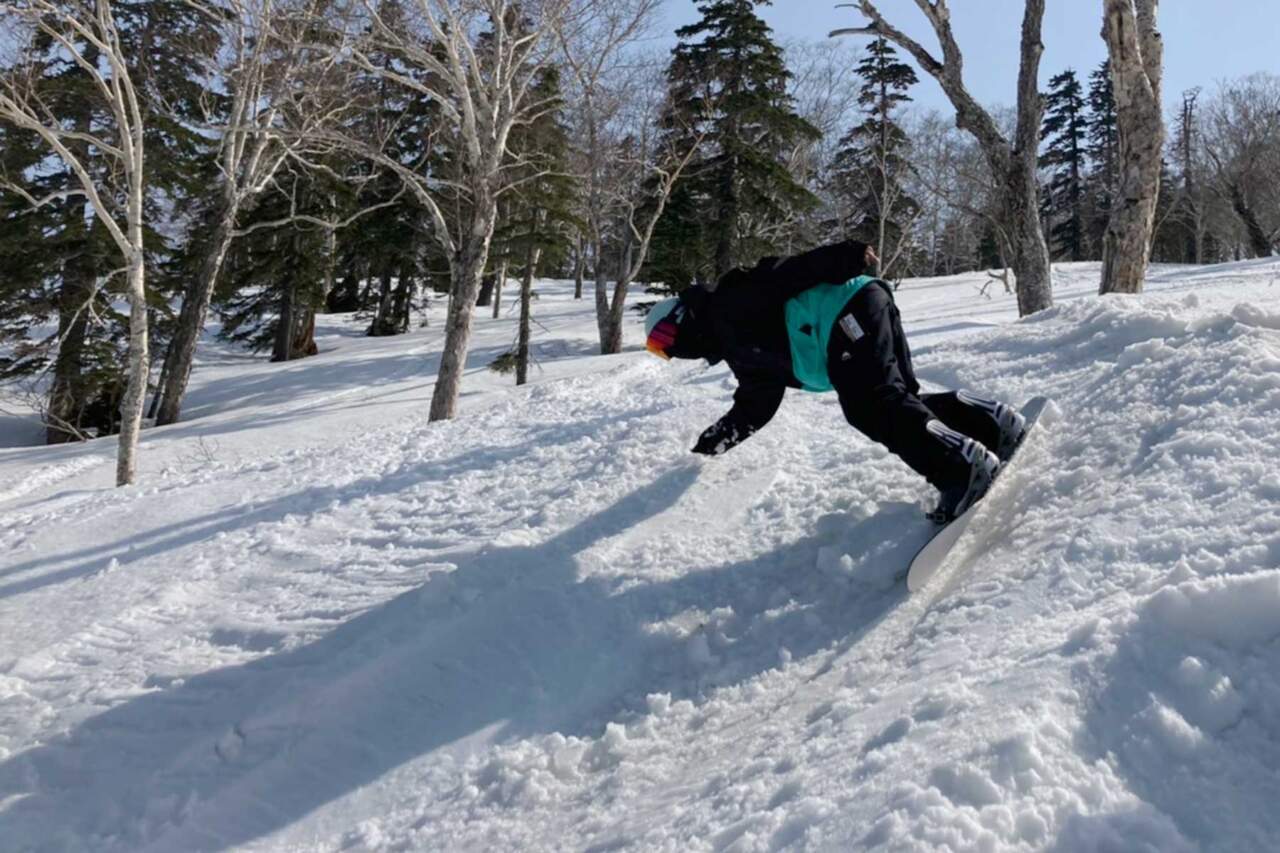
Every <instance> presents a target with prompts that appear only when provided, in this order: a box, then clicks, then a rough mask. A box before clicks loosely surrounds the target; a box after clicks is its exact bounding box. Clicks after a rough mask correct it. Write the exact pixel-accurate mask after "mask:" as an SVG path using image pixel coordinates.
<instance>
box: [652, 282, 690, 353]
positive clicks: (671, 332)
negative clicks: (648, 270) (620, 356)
mask: <svg viewBox="0 0 1280 853" xmlns="http://www.w3.org/2000/svg"><path fill="white" fill-rule="evenodd" d="M681 313H682V312H681V311H680V300H679V299H676V298H675V297H672V298H670V299H664V300H662V301H661V302H659V303H658V304H657V305H654V306H653V307H652V308H650V309H649V314H648V315H647V316H646V317H645V318H644V332H645V349H647V350H649V352H651V353H653V354H654V355H656V356H659V357H660V358H671V356H670V355H668V354H667V349H668V348H669V347H670V346H671V345H672V344H674V343H675V342H676V332H677V330H678V329H679V323H680V315H681Z"/></svg>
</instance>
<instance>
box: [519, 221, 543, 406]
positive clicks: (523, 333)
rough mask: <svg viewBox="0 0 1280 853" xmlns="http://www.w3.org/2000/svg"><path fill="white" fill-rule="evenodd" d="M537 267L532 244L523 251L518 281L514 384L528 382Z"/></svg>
mask: <svg viewBox="0 0 1280 853" xmlns="http://www.w3.org/2000/svg"><path fill="white" fill-rule="evenodd" d="M537 265H538V252H537V251H535V250H534V248H533V245H532V243H531V244H530V245H529V247H528V249H526V251H525V256H524V275H523V276H522V277H521V279H520V336H519V338H518V339H517V342H516V384H517V385H523V384H525V383H526V382H528V381H529V325H530V319H531V318H530V310H531V309H532V306H533V271H534V267H536V266H537Z"/></svg>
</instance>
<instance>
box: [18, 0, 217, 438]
mask: <svg viewBox="0 0 1280 853" xmlns="http://www.w3.org/2000/svg"><path fill="white" fill-rule="evenodd" d="M112 14H113V16H114V18H115V21H116V25H117V27H118V28H119V32H120V38H121V40H122V42H123V44H124V46H125V49H124V51H123V53H124V55H125V56H127V57H131V58H132V61H133V65H132V67H131V68H130V76H131V77H132V79H133V80H134V84H135V86H136V87H137V89H138V94H139V98H140V99H141V101H142V104H143V107H144V110H145V112H146V116H145V119H144V126H145V128H146V133H147V138H146V151H147V176H148V197H147V199H146V205H147V211H148V214H147V217H146V218H147V221H149V222H156V221H162V220H164V219H171V218H173V217H175V216H180V215H181V210H182V204H183V200H184V199H187V198H189V197H190V196H191V195H192V194H194V193H197V192H198V191H199V184H198V175H199V171H200V167H199V162H200V160H201V158H202V157H203V156H205V148H204V141H203V139H202V138H201V136H200V135H199V134H198V133H196V132H195V131H194V130H193V129H192V128H191V126H190V124H189V123H188V122H186V121H185V120H184V119H185V118H186V117H187V116H189V115H190V113H191V110H192V108H193V106H194V105H195V104H196V102H197V100H198V99H199V98H200V97H201V96H202V94H203V90H202V88H201V87H200V85H199V84H198V82H197V81H195V80H194V79H192V76H191V70H190V69H191V62H190V59H191V57H192V56H193V55H195V54H196V53H198V52H200V51H212V50H216V49H217V48H216V37H215V36H214V35H213V28H212V27H210V26H209V22H208V20H207V19H206V18H205V17H204V16H203V15H202V14H201V13H199V12H197V11H196V10H195V9H193V8H191V7H189V6H185V5H183V4H175V3H170V2H165V0H121V2H119V3H115V4H113V6H112ZM22 46H23V47H25V51H24V53H23V54H22V61H21V63H20V66H21V67H20V68H15V69H11V71H10V73H17V72H18V71H21V72H22V73H24V74H26V75H27V76H28V77H29V79H32V80H34V81H35V86H36V93H37V95H38V97H39V98H40V99H41V101H42V103H44V104H45V105H46V106H48V108H49V109H50V110H51V111H52V112H53V114H54V115H56V116H58V118H59V119H60V120H61V121H62V122H63V123H64V126H66V127H68V128H72V129H78V130H81V131H83V132H85V133H89V132H92V133H95V134H98V135H102V134H104V133H110V130H111V128H110V121H109V120H108V118H107V117H106V116H105V114H104V113H103V112H101V109H100V100H99V97H98V93H97V92H96V91H94V89H93V88H92V84H91V82H90V80H89V78H88V75H87V74H85V72H84V70H83V69H82V68H81V67H80V66H78V65H77V64H76V63H75V62H74V61H73V60H72V58H71V56H70V54H69V53H68V52H67V51H65V50H63V49H62V47H61V46H60V45H57V44H55V43H54V42H53V40H52V39H51V38H49V37H48V36H47V35H45V34H39V33H37V34H34V35H33V36H32V38H31V40H30V41H29V42H28V43H27V44H25V45H22ZM76 47H77V51H78V52H79V53H80V54H81V55H82V56H83V57H84V58H85V60H86V61H90V62H92V61H95V58H96V56H97V51H96V50H95V48H94V47H93V46H92V45H84V44H82V45H77V46H76ZM4 132H5V135H6V139H5V143H4V145H3V147H2V148H0V168H2V169H3V174H4V175H5V177H6V179H7V180H9V181H12V182H14V183H16V184H17V185H19V186H20V187H21V188H22V189H23V190H24V191H25V192H27V193H29V194H30V195H32V196H34V197H36V198H44V197H47V196H50V195H52V194H57V193H66V195H65V196H64V197H63V198H62V199H61V200H59V201H56V202H53V203H51V204H47V205H45V206H43V207H42V208H40V209H39V210H35V211H32V210H30V209H28V208H27V207H26V205H25V203H24V202H23V201H22V200H20V199H19V198H17V197H15V196H14V195H5V196H4V197H3V199H2V200H0V261H2V262H3V265H4V266H5V267H6V268H7V271H6V274H5V275H3V276H0V326H2V328H0V339H3V340H5V341H7V342H8V343H9V344H10V346H11V355H10V356H9V357H8V358H6V359H5V360H4V361H3V362H0V378H10V379H12V378H16V377H19V376H23V375H38V374H42V373H45V372H46V371H47V375H48V382H47V388H48V396H47V401H46V403H45V407H44V417H45V421H46V425H47V430H46V436H47V440H48V441H49V442H51V443H54V442H63V441H70V440H75V439H77V438H81V437H86V436H93V435H105V434H108V433H110V432H113V431H115V430H116V428H117V426H118V424H119V414H118V412H117V409H118V403H119V401H120V399H121V396H122V395H123V391H124V387H125V381H126V380H125V376H124V368H125V349H126V338H127V334H128V318H127V316H126V315H125V314H123V313H121V312H120V311H119V310H117V304H118V302H119V300H118V299H117V297H118V296H119V295H120V288H121V287H123V281H122V280H121V279H120V277H118V276H117V277H114V278H113V277H111V276H110V273H111V271H112V270H114V269H116V268H117V267H118V266H119V263H118V259H119V254H118V251H117V249H116V247H115V245H114V243H113V242H112V241H110V239H109V237H108V235H107V233H106V230H105V228H104V227H103V226H102V225H101V223H100V222H98V221H97V218H96V216H95V215H94V214H93V211H92V208H91V207H90V206H89V205H88V203H87V201H86V200H85V198H84V197H83V196H82V195H79V194H77V192H76V190H77V188H78V187H77V180H76V178H75V176H74V175H73V174H72V173H71V171H70V170H69V169H68V168H67V167H66V166H65V165H64V164H62V163H61V162H60V161H58V160H56V159H51V158H49V157H47V156H46V155H47V151H46V150H45V149H44V148H43V147H42V146H40V145H39V144H37V143H36V141H35V140H34V139H33V138H32V137H31V136H30V135H27V134H23V133H20V132H18V131H15V130H13V129H12V128H7V129H5V131H4ZM72 148H73V153H76V154H77V155H78V156H79V157H80V158H81V160H82V161H83V162H85V163H87V164H88V165H89V167H90V168H91V169H92V168H96V167H97V166H98V163H99V160H98V158H94V157H91V156H87V155H88V153H89V152H87V151H86V150H84V148H85V146H84V145H83V143H79V144H77V143H74V142H73V143H72ZM94 179H95V182H96V183H97V184H98V186H99V187H100V188H102V190H103V194H104V196H106V197H108V198H109V197H112V196H113V195H118V194H119V188H118V187H117V186H116V183H117V176H115V175H112V174H108V173H105V172H103V173H102V174H97V175H95V176H94ZM168 230H170V229H166V231H168ZM145 240H146V245H147V247H148V256H147V259H146V262H147V267H148V272H147V282H148V291H149V293H150V294H153V295H154V297H155V298H154V299H153V305H154V306H155V307H154V310H153V312H152V313H153V314H155V315H164V314H165V313H166V312H167V308H166V307H165V303H164V300H163V299H162V298H161V297H162V296H163V295H164V294H165V293H166V292H167V291H168V290H169V289H170V288H172V287H173V286H174V285H175V282H174V279H173V278H172V277H171V276H169V275H167V274H166V273H167V271H169V270H171V269H176V268H174V267H171V266H170V262H171V261H172V260H173V255H174V249H173V247H172V246H170V244H169V241H168V240H166V238H165V237H164V235H163V234H162V233H160V232H158V231H154V230H153V231H150V232H149V233H147V235H146V238H145ZM41 327H50V328H54V329H56V332H55V333H54V334H49V335H45V336H44V337H42V338H39V339H34V338H32V333H33V332H34V331H35V330H36V329H39V328H41Z"/></svg>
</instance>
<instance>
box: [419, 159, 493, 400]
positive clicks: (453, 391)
mask: <svg viewBox="0 0 1280 853" xmlns="http://www.w3.org/2000/svg"><path fill="white" fill-rule="evenodd" d="M504 147H505V146H504ZM495 174H496V169H495ZM477 196H478V197H477V199H476V210H475V213H474V214H473V216H474V219H473V224H472V227H471V230H470V232H469V233H468V235H467V239H466V242H465V243H464V244H463V245H462V247H461V252H460V253H459V257H458V259H457V261H456V262H455V264H454V267H453V272H452V276H451V279H452V286H451V287H450V293H449V310H448V314H447V318H446V320H445V329H444V336H445V337H444V350H443V351H442V352H441V354H440V368H439V370H438V371H437V373H436V387H435V389H434V390H433V391H432V393H431V409H430V412H429V413H428V416H427V417H428V419H429V420H432V421H441V420H448V419H450V418H452V417H454V416H455V415H456V414H457V413H458V392H459V390H460V389H461V387H462V371H463V368H465V367H466V362H467V351H468V349H469V347H470V345H471V321H472V318H473V316H474V315H475V304H476V296H477V295H479V292H480V279H481V278H482V277H483V276H484V268H485V264H486V263H487V261H488V258H489V244H490V243H491V242H492V240H493V229H494V226H495V224H496V223H497V216H498V205H497V202H496V201H495V200H494V199H493V197H492V194H491V193H489V192H488V191H487V187H482V188H480V192H479V193H478V194H477Z"/></svg>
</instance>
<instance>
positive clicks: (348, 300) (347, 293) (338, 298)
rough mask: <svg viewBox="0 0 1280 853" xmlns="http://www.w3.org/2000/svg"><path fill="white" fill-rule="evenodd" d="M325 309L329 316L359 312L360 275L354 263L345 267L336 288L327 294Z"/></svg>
mask: <svg viewBox="0 0 1280 853" xmlns="http://www.w3.org/2000/svg"><path fill="white" fill-rule="evenodd" d="M326 308H327V310H328V312H329V313H330V314H347V313H350V312H352V311H359V310H360V274H359V273H358V272H357V270H356V264H355V263H352V264H351V265H350V266H348V267H347V269H346V271H345V272H344V273H343V275H342V278H341V280H340V281H339V282H338V286H337V287H335V288H334V289H333V292H331V293H330V294H329V304H328V305H327V306H326Z"/></svg>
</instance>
